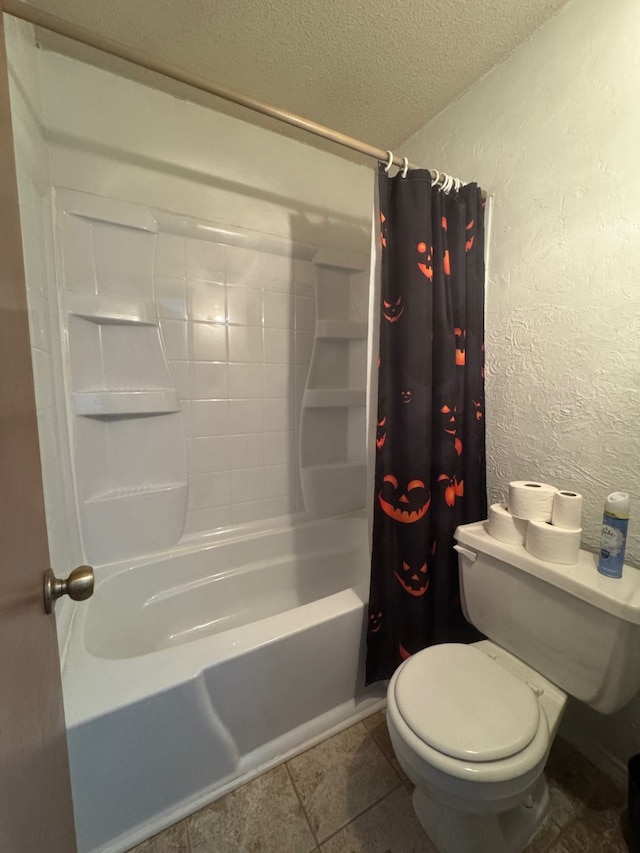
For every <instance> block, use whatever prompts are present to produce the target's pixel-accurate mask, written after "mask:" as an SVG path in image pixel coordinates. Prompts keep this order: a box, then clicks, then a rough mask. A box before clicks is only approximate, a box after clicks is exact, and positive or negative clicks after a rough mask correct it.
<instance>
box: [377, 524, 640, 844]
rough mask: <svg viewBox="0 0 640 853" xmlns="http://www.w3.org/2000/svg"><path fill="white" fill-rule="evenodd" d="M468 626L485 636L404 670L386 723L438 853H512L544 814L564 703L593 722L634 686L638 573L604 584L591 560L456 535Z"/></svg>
mask: <svg viewBox="0 0 640 853" xmlns="http://www.w3.org/2000/svg"><path fill="white" fill-rule="evenodd" d="M455 538H456V540H457V543H458V544H457V545H456V546H455V548H456V550H457V551H458V555H459V560H458V564H459V569H460V593H461V601H462V608H463V612H464V615H465V617H466V619H467V620H468V621H469V622H470V623H471V624H472V625H475V626H476V627H477V628H478V630H479V631H481V632H482V633H483V634H484V635H485V636H486V637H487V638H488V639H487V640H483V641H482V642H479V643H474V644H472V645H469V646H464V645H461V644H458V643H448V644H443V645H439V646H431V647H429V648H427V649H424V650H423V651H420V652H418V653H416V654H414V655H413V656H412V657H410V658H409V659H408V660H406V661H404V662H403V663H402V664H401V666H399V667H398V669H397V670H396V672H395V673H394V675H393V677H392V679H391V681H390V683H389V688H388V691H387V723H388V727H389V733H390V735H391V742H392V744H393V748H394V751H395V753H396V756H397V758H398V761H399V762H400V765H401V767H402V768H403V769H404V771H405V772H406V773H407V775H408V776H409V778H410V779H411V780H412V782H413V783H414V785H415V790H414V793H413V805H414V808H415V811H416V814H417V815H418V818H419V819H420V821H421V823H422V825H423V826H424V828H425V829H426V831H427V833H428V834H429V836H430V837H431V839H432V840H433V841H434V842H435V844H436V845H437V847H438V850H439V851H440V853H521V851H522V850H524V848H525V847H526V845H527V844H528V843H529V841H530V839H531V838H532V836H533V835H534V834H535V832H536V830H537V829H538V827H539V826H540V824H541V823H542V821H543V819H544V816H545V814H546V811H547V809H548V806H549V793H548V789H547V785H546V781H545V778H544V766H545V763H546V760H547V757H548V754H549V750H550V748H551V744H552V742H553V738H554V737H555V734H556V732H557V729H558V726H559V723H560V719H561V717H562V713H563V711H564V707H565V703H566V701H567V694H568V695H571V696H573V697H575V698H576V699H578V700H579V701H582V702H585V703H586V704H588V705H590V706H591V707H592V708H595V709H596V710H598V711H600V712H602V713H613V712H615V711H617V710H619V709H620V708H622V707H623V706H624V705H625V704H626V703H627V702H629V700H630V699H632V698H633V697H634V696H635V695H636V694H637V693H638V691H639V690H640V572H634V571H633V570H632V569H630V570H629V571H628V572H626V573H625V576H624V577H623V578H622V579H611V578H604V577H602V576H601V575H599V574H598V572H597V571H596V563H595V560H596V558H595V557H594V555H593V554H591V553H589V552H586V551H582V550H581V551H580V555H579V560H578V563H576V564H575V565H573V566H565V565H558V564H555V563H548V562H546V561H544V560H539V559H538V558H537V557H534V556H533V555H531V554H529V553H528V552H527V551H526V550H525V549H524V548H523V547H522V546H519V545H511V544H509V543H504V542H501V541H498V540H496V539H494V538H493V537H492V536H491V535H490V534H489V533H488V531H487V529H486V522H475V523H474V524H468V525H463V526H461V527H459V528H458V529H457V530H456V533H455Z"/></svg>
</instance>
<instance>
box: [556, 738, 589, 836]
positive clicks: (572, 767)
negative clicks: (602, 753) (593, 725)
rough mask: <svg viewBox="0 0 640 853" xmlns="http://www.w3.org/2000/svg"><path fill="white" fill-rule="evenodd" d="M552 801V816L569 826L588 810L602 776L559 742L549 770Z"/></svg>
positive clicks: (576, 752) (578, 755)
mask: <svg viewBox="0 0 640 853" xmlns="http://www.w3.org/2000/svg"><path fill="white" fill-rule="evenodd" d="M545 774H546V777H547V782H548V784H549V796H550V797H551V816H552V818H553V819H554V820H555V822H556V823H558V824H560V826H566V825H567V824H568V823H569V822H570V821H571V820H573V818H575V817H577V816H578V814H579V813H580V812H581V811H582V810H583V809H584V808H585V806H586V804H587V801H588V799H589V797H590V796H591V794H592V793H593V792H594V790H595V787H596V784H597V781H598V777H599V775H600V774H599V772H598V771H597V770H596V768H595V767H594V766H593V764H591V762H589V761H587V759H586V758H584V757H583V756H582V755H580V753H579V752H578V751H577V750H575V749H574V748H573V747H572V746H571V745H570V744H569V743H567V742H566V741H564V740H562V739H561V738H556V740H555V741H554V744H553V747H552V749H551V754H550V756H549V760H548V762H547V766H546V768H545Z"/></svg>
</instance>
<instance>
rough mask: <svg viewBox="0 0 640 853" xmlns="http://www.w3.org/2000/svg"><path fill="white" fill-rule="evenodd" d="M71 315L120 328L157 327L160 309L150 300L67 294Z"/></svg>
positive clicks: (68, 309)
mask: <svg viewBox="0 0 640 853" xmlns="http://www.w3.org/2000/svg"><path fill="white" fill-rule="evenodd" d="M65 302H66V308H67V312H68V313H69V314H72V315H73V316H75V317H82V319H83V320H89V321H90V322H91V323H99V324H100V325H118V326H157V325H158V309H157V307H156V304H155V302H152V301H151V300H149V299H120V298H118V297H115V296H114V297H111V296H98V295H97V294H93V293H71V292H70V293H67V294H66V300H65Z"/></svg>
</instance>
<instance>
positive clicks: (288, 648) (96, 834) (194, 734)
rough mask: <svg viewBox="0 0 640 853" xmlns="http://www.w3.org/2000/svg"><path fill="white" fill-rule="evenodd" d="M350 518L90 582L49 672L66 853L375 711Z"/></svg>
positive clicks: (132, 831)
mask: <svg viewBox="0 0 640 853" xmlns="http://www.w3.org/2000/svg"><path fill="white" fill-rule="evenodd" d="M368 578H369V553H368V538H367V526H366V520H365V519H364V518H342V519H330V520H326V521H321V522H314V523H310V524H304V525H300V526H296V527H288V528H283V529H279V530H271V531H267V532H261V533H254V534H251V535H246V536H244V537H242V538H239V539H238V538H236V539H233V540H231V539H228V540H226V541H225V540H222V541H216V542H215V543H214V544H208V545H204V546H202V545H201V546H199V547H191V548H186V549H182V550H181V551H178V552H174V553H172V554H171V555H168V556H164V557H160V558H156V559H154V560H153V561H150V560H149V559H147V560H144V561H143V560H139V561H137V562H135V563H133V564H132V563H127V564H126V565H125V564H123V563H120V564H115V565H111V566H103V567H100V568H99V569H96V579H97V585H96V591H95V594H94V597H93V598H92V599H91V600H90V601H88V602H86V603H85V604H83V605H81V606H80V607H78V609H77V612H76V616H75V618H74V622H73V626H72V629H71V636H70V640H69V646H68V649H67V653H66V657H65V664H64V669H63V682H64V695H65V711H66V717H67V728H68V740H69V755H70V761H71V776H72V786H73V798H74V806H75V813H76V828H77V834H78V847H79V851H80V853H88V851H100V853H107V851H108V853H116V852H117V851H118V853H119V851H124V850H127V849H128V848H129V847H131V846H133V845H134V844H136V843H138V842H139V841H141V840H143V839H144V838H147V837H148V836H150V835H152V834H153V833H155V832H158V831H160V830H161V829H163V828H164V827H166V826H168V825H170V824H171V823H173V822H174V821H176V820H179V819H180V818H182V817H184V816H185V815H186V814H189V813H190V812H192V811H194V810H195V809H197V808H199V807H201V806H202V805H204V804H206V803H208V802H211V801H212V800H214V799H216V798H217V797H219V796H221V795H223V794H225V793H227V792H228V791H229V790H231V789H232V788H234V787H236V786H237V785H238V784H241V783H242V782H244V781H247V780H248V779H249V778H251V777H252V776H255V775H256V774H257V773H258V772H261V771H262V770H264V769H266V768H267V767H269V766H271V765H273V764H275V763H277V762H278V761H280V760H282V759H283V758H285V757H288V756H290V755H293V754H295V753H296V752H299V751H301V750H302V749H305V748H307V747H308V746H310V745H311V744H312V743H314V742H315V741H317V740H319V739H320V738H321V737H323V736H325V735H326V734H327V732H330V731H333V730H338V729H339V728H341V727H344V726H345V725H349V724H350V723H351V722H353V721H355V720H356V719H358V718H360V717H362V716H364V715H365V714H367V713H371V712H372V711H373V710H375V709H376V707H377V706H379V705H381V701H382V699H383V697H384V689H383V687H382V686H379V687H374V688H369V689H367V690H365V689H364V687H363V684H364V677H363V658H364V636H365V635H364V626H365V621H366V619H365V616H366V612H365V610H366V608H365V602H366V599H367V594H368V582H369V581H368Z"/></svg>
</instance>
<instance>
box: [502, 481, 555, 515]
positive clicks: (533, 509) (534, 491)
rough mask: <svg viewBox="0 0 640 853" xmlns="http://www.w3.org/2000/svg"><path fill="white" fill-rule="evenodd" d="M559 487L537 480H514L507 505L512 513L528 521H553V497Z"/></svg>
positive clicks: (510, 484) (510, 486)
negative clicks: (537, 481)
mask: <svg viewBox="0 0 640 853" xmlns="http://www.w3.org/2000/svg"><path fill="white" fill-rule="evenodd" d="M556 491H557V489H556V488H555V486H550V485H549V484H548V483H536V481H535V480H514V481H513V482H512V483H509V501H508V503H507V507H508V509H509V512H510V513H511V515H515V516H516V517H517V518H526V519H527V520H528V521H551V513H552V511H553V497H554V495H555V493H556Z"/></svg>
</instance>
